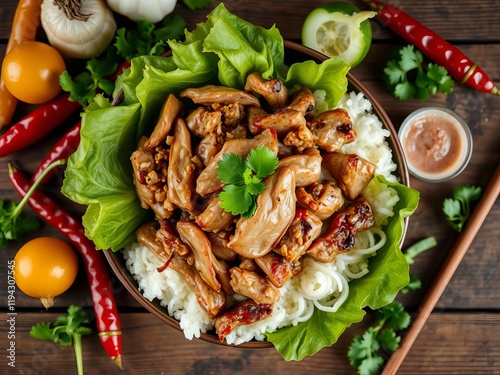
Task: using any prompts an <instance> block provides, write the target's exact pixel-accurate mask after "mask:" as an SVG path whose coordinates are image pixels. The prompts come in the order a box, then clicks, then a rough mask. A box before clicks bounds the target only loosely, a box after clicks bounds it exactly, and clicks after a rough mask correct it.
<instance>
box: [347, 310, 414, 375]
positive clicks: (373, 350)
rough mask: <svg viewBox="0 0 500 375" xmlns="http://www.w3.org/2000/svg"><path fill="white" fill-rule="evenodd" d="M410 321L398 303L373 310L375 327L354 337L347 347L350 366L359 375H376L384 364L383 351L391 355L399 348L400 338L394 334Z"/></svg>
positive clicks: (408, 315)
mask: <svg viewBox="0 0 500 375" xmlns="http://www.w3.org/2000/svg"><path fill="white" fill-rule="evenodd" d="M410 321H411V317H410V314H408V313H407V312H406V311H405V310H404V308H403V305H402V304H401V303H399V302H392V303H390V304H388V305H386V306H384V307H381V308H380V309H378V310H375V325H374V326H373V327H370V328H368V330H367V331H366V332H365V333H364V334H363V335H358V336H356V337H355V338H354V340H353V342H352V343H351V345H350V346H349V351H348V357H349V362H350V364H351V365H352V366H356V367H357V368H358V373H359V374H360V375H372V374H377V373H378V372H379V369H380V367H381V366H382V365H383V364H384V362H385V359H384V357H383V356H382V355H383V351H386V352H389V353H392V352H394V351H395V350H396V349H397V348H399V342H400V341H401V337H400V336H398V335H397V333H396V332H397V331H402V330H404V329H406V328H408V326H409V325H410Z"/></svg>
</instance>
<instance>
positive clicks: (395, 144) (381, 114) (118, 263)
mask: <svg viewBox="0 0 500 375" xmlns="http://www.w3.org/2000/svg"><path fill="white" fill-rule="evenodd" d="M283 42H284V47H285V53H286V50H287V49H290V50H292V51H295V52H298V53H301V54H305V55H307V56H308V57H309V58H313V59H315V60H316V61H317V62H322V61H325V60H327V59H328V56H326V55H324V54H322V53H321V52H318V51H316V50H313V49H311V48H309V47H306V46H304V45H302V44H299V43H297V42H294V41H290V40H284V41H283ZM169 54H170V53H167V54H165V56H168V55H169ZM347 78H348V82H349V86H350V87H351V88H354V89H355V90H357V91H358V92H362V93H363V95H364V96H365V98H366V99H368V100H369V101H370V102H371V104H372V109H373V111H374V112H375V114H376V115H377V116H378V118H379V119H380V121H381V122H382V123H383V124H384V127H386V128H387V130H389V132H390V138H389V140H390V142H389V145H390V147H391V150H392V152H393V153H394V155H393V158H394V159H395V160H396V162H397V166H398V167H397V173H398V174H399V178H400V182H401V183H402V184H404V185H406V186H408V187H409V186H410V177H409V172H408V166H407V162H406V159H405V156H404V154H403V150H402V146H401V143H400V141H399V137H398V134H397V131H396V129H395V128H394V126H393V124H392V122H391V120H390V118H389V116H388V115H387V113H386V112H385V110H384V109H383V107H382V106H381V104H380V103H379V102H378V100H376V98H375V96H374V95H373V94H372V93H371V92H370V91H369V90H368V89H367V88H366V87H365V86H364V85H363V84H362V83H361V81H360V80H359V79H358V78H356V77H355V76H354V75H353V74H352V73H351V72H348V73H347ZM122 99H123V90H121V92H120V93H119V94H118V95H117V96H116V97H115V98H114V99H113V101H112V102H111V104H112V105H118V104H119V103H120V102H121V100H122ZM408 219H409V218H408V217H406V218H405V219H404V228H403V236H402V238H401V243H400V244H401V245H402V243H403V241H404V238H405V236H406V232H407V228H408ZM120 253H121V251H117V252H113V251H110V250H106V251H104V255H105V257H106V259H107V261H108V263H109V265H110V267H111V269H112V270H113V272H114V274H115V276H116V277H117V278H118V279H119V280H120V282H121V283H122V285H123V286H124V287H125V289H126V290H127V291H128V292H129V293H130V294H131V295H132V296H133V297H134V299H135V300H136V301H137V302H138V303H139V304H140V305H141V306H142V307H144V308H145V309H146V310H148V311H149V312H150V313H151V314H153V315H154V316H156V317H157V318H158V319H160V320H161V321H162V322H164V323H167V325H169V326H170V327H172V328H174V329H176V330H177V331H181V332H182V329H181V328H180V326H179V321H178V320H176V319H175V318H173V317H171V316H169V315H168V313H167V311H166V308H165V307H163V306H161V305H160V303H159V301H158V300H156V299H155V300H154V302H152V301H149V300H148V299H147V298H145V297H144V296H143V294H142V293H141V292H140V291H139V289H138V287H137V282H136V281H135V280H134V278H133V276H132V274H131V273H130V272H129V271H128V270H127V268H126V266H125V261H124V259H123V257H120V259H119V257H118V254H120ZM199 339H201V340H204V341H206V342H210V343H214V344H218V345H223V346H229V347H237V348H242V349H265V348H273V347H274V345H273V344H272V343H271V342H269V341H250V342H245V343H241V344H238V345H232V344H231V345H230V344H227V343H225V342H221V341H220V340H219V339H218V337H216V336H215V335H214V334H211V333H208V332H207V333H203V332H202V333H201V334H200V337H199Z"/></svg>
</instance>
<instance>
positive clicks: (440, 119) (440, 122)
mask: <svg viewBox="0 0 500 375" xmlns="http://www.w3.org/2000/svg"><path fill="white" fill-rule="evenodd" d="M467 131H468V128H467V125H466V124H462V123H461V122H460V121H459V119H457V118H456V117H454V116H453V114H451V113H449V112H448V111H447V110H445V109H440V108H429V109H425V110H421V111H419V113H417V114H416V115H415V116H412V115H410V116H409V118H408V119H407V120H406V121H405V122H404V123H403V126H402V127H401V131H400V133H401V134H400V135H401V141H402V146H403V149H404V152H405V156H406V159H407V162H408V166H409V168H410V172H412V174H413V175H415V176H416V177H420V178H422V179H424V180H429V181H443V180H446V179H449V178H452V177H454V176H455V175H456V174H457V172H460V171H461V170H462V169H463V167H464V166H465V165H464V164H466V163H467V161H468V157H469V156H470V150H471V149H472V148H471V147H470V145H469V140H468V134H467ZM469 135H470V134H469Z"/></svg>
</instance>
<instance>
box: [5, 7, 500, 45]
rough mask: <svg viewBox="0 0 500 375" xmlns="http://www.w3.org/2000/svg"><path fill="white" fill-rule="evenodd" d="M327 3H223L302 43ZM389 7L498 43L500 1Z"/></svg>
mask: <svg viewBox="0 0 500 375" xmlns="http://www.w3.org/2000/svg"><path fill="white" fill-rule="evenodd" d="M349 2H352V3H353V4H355V5H356V6H358V7H359V8H360V9H368V7H367V6H366V5H365V4H364V3H363V2H362V1H361V0H350V1H349ZM218 3H220V1H216V2H214V4H213V5H212V6H210V7H208V8H206V9H202V10H197V11H190V10H188V9H187V8H186V7H185V6H184V5H183V4H182V3H181V2H179V3H178V5H177V8H176V12H177V13H179V14H181V15H183V16H184V17H185V18H186V20H187V21H188V26H189V28H190V29H191V28H193V27H194V26H195V25H196V23H198V22H202V21H204V20H205V19H206V15H207V14H208V12H209V11H210V9H211V8H213V7H214V6H215V5H217V4H218ZM324 3H325V1H321V0H312V1H309V2H307V3H304V2H302V1H300V0H289V1H286V2H269V1H265V0H257V1H251V0H231V1H225V2H224V4H225V5H226V7H227V8H228V9H229V10H230V11H232V12H234V13H235V14H237V15H239V16H240V17H243V18H245V19H247V20H248V21H250V22H252V23H255V24H258V25H262V26H264V27H270V26H272V25H273V24H276V26H277V27H278V28H279V29H280V31H281V33H282V35H283V36H284V37H285V38H287V39H300V29H301V25H302V23H303V21H304V19H305V17H306V16H307V14H308V13H309V12H310V11H311V10H313V9H314V8H316V7H318V6H320V5H322V4H324ZM388 3H391V4H393V5H396V6H398V7H399V8H401V10H403V11H405V12H407V13H408V14H410V15H411V16H412V17H414V18H415V19H417V20H418V21H420V22H422V23H423V24H425V25H426V26H427V27H429V28H431V29H432V30H434V31H436V32H437V33H438V34H440V35H441V36H443V37H444V38H447V39H450V40H453V41H457V42H464V41H467V40H468V41H474V40H482V41H495V40H498V34H497V30H496V29H494V25H496V24H497V13H498V12H497V11H498V10H499V9H500V4H499V3H498V1H493V2H492V1H485V0H482V1H467V0H460V1H453V0H443V1H441V2H440V3H439V7H436V6H435V4H434V3H433V2H427V3H423V4H422V3H421V2H414V1H410V0H399V1H395V0H394V1H388ZM304 4H307V5H304ZM16 6H17V1H16V0H3V1H2V6H1V7H0V40H1V39H7V38H8V36H9V34H10V27H11V24H12V18H13V15H14V12H15V9H16ZM256 9H265V12H264V11H263V12H256V11H255V10H256ZM495 10H496V11H495ZM372 24H373V36H374V39H380V40H386V39H397V38H395V36H394V35H393V34H392V33H390V32H388V31H387V30H385V29H384V28H382V27H380V25H379V24H378V22H376V21H373V22H372ZM457 25H459V27H457Z"/></svg>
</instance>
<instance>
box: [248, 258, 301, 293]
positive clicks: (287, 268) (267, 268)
mask: <svg viewBox="0 0 500 375" xmlns="http://www.w3.org/2000/svg"><path fill="white" fill-rule="evenodd" d="M255 263H257V265H258V266H259V267H260V269H261V270H262V271H264V273H265V274H266V275H267V277H268V279H269V280H270V281H271V283H273V285H274V286H275V287H276V288H281V287H282V286H283V285H285V284H286V282H287V281H288V280H290V279H291V278H292V277H293V276H297V275H298V274H299V273H300V271H301V270H302V267H301V264H300V262H299V261H293V262H288V261H287V260H286V259H285V257H284V256H281V255H279V254H276V253H273V252H270V253H268V254H266V255H264V256H263V257H260V258H256V259H255Z"/></svg>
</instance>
